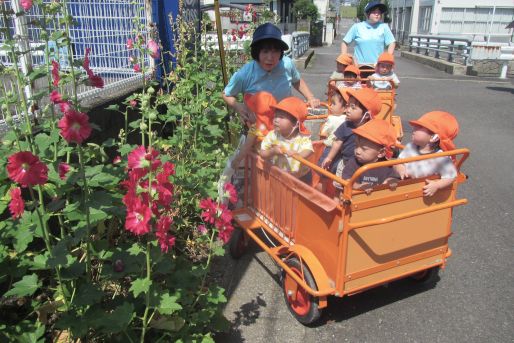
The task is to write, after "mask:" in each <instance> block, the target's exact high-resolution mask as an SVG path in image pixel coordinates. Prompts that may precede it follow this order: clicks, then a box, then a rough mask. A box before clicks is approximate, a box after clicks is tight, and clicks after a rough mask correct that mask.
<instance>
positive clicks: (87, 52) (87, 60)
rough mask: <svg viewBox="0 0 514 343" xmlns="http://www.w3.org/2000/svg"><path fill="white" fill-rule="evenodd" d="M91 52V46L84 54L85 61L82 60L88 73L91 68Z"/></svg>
mask: <svg viewBox="0 0 514 343" xmlns="http://www.w3.org/2000/svg"><path fill="white" fill-rule="evenodd" d="M90 52H91V48H86V54H85V55H84V62H82V68H84V69H85V70H86V73H90V72H91V69H90V68H89V53H90Z"/></svg>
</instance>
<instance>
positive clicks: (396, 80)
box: [392, 73, 400, 89]
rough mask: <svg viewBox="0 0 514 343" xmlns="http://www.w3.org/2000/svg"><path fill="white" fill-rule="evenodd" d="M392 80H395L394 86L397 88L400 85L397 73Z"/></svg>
mask: <svg viewBox="0 0 514 343" xmlns="http://www.w3.org/2000/svg"><path fill="white" fill-rule="evenodd" d="M392 80H393V84H394V88H395V89H396V88H398V87H400V79H399V78H398V76H397V75H396V73H393V76H392Z"/></svg>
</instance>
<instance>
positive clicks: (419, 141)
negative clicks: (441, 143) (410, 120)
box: [412, 125, 434, 148]
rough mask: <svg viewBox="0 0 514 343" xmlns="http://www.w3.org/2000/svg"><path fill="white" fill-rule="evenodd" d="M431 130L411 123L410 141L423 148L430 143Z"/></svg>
mask: <svg viewBox="0 0 514 343" xmlns="http://www.w3.org/2000/svg"><path fill="white" fill-rule="evenodd" d="M433 134H434V133H433V132H432V131H430V130H428V129H426V128H424V127H423V126H418V125H412V143H413V144H415V145H417V146H419V147H421V148H423V147H425V146H427V145H428V144H429V143H430V140H431V139H432V136H433Z"/></svg>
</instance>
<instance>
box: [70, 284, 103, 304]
mask: <svg viewBox="0 0 514 343" xmlns="http://www.w3.org/2000/svg"><path fill="white" fill-rule="evenodd" d="M102 297H103V292H102V291H101V290H100V289H98V288H96V287H95V286H93V285H92V284H89V283H86V284H82V285H81V286H80V287H79V289H78V291H77V294H76V297H75V300H74V301H73V305H75V306H90V305H93V304H96V303H98V302H100V300H101V299H102Z"/></svg>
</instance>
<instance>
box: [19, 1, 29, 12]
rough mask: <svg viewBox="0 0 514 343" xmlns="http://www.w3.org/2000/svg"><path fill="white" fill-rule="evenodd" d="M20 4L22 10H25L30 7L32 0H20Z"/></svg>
mask: <svg viewBox="0 0 514 343" xmlns="http://www.w3.org/2000/svg"><path fill="white" fill-rule="evenodd" d="M20 5H21V7H23V10H24V11H25V12H27V11H28V10H30V9H31V8H32V0H21V1H20Z"/></svg>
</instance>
